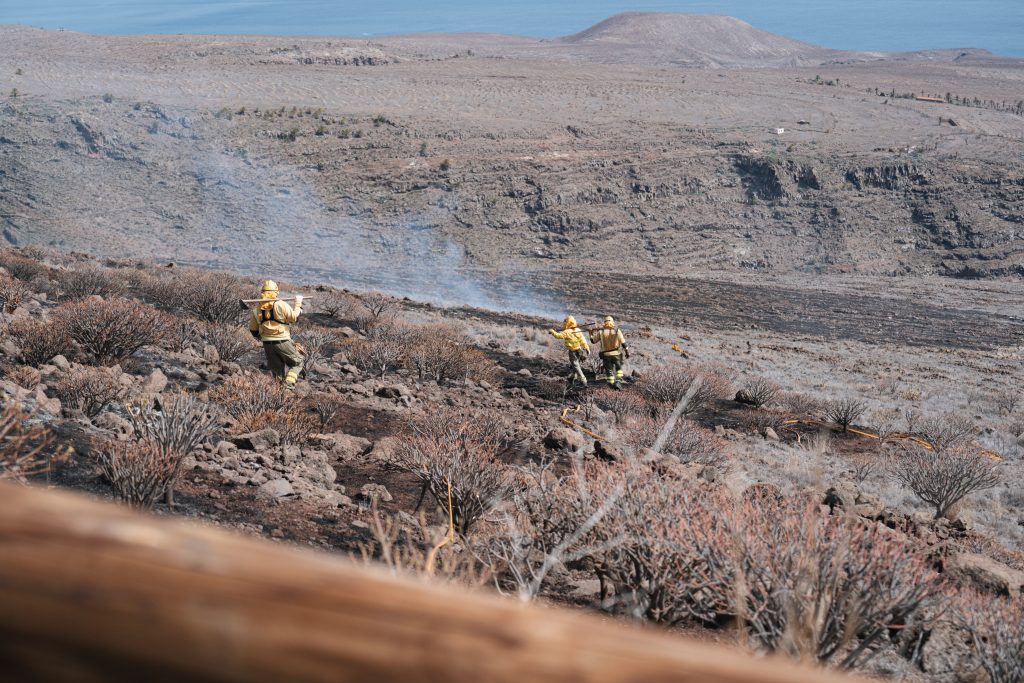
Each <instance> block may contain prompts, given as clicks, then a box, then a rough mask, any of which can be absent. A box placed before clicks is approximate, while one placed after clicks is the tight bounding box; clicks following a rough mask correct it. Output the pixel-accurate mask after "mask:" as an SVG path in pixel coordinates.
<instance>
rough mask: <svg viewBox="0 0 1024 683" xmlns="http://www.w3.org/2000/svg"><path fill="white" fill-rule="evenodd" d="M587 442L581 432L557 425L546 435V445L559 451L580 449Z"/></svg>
mask: <svg viewBox="0 0 1024 683" xmlns="http://www.w3.org/2000/svg"><path fill="white" fill-rule="evenodd" d="M586 442H587V441H586V439H584V438H583V436H582V435H581V434H580V433H578V432H575V431H573V430H571V429H568V428H566V427H555V428H554V429H552V430H551V431H550V432H548V433H547V435H546V436H545V437H544V446H545V447H546V448H550V449H552V450H557V451H578V450H580V449H581V448H583V446H584V445H585V444H586Z"/></svg>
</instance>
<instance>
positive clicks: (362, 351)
mask: <svg viewBox="0 0 1024 683" xmlns="http://www.w3.org/2000/svg"><path fill="white" fill-rule="evenodd" d="M412 337H413V330H412V329H411V328H409V327H407V326H405V325H400V324H397V323H387V324H383V325H378V326H376V327H371V328H370V329H369V330H367V332H366V336H365V337H364V338H363V339H351V340H348V342H347V344H346V345H345V355H347V356H348V359H349V361H350V362H351V363H352V364H353V365H355V366H356V367H357V368H359V369H360V370H363V371H365V372H371V373H373V374H375V375H379V376H380V377H384V376H385V375H387V373H388V370H394V369H396V368H399V367H401V366H402V365H403V364H404V363H405V359H406V351H407V349H408V346H409V342H410V341H411V339H412Z"/></svg>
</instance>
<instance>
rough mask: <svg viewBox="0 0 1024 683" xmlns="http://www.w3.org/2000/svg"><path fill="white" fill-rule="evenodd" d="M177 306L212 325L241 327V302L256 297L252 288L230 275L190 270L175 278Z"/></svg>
mask: <svg viewBox="0 0 1024 683" xmlns="http://www.w3.org/2000/svg"><path fill="white" fill-rule="evenodd" d="M175 280H176V285H177V290H178V291H177V307H178V308H180V310H182V311H185V312H186V313H189V314H191V315H194V316H195V317H197V318H199V319H200V320H205V321H206V322H210V323H225V324H237V323H238V321H239V319H240V318H241V315H242V310H241V308H240V307H239V305H238V302H239V300H241V299H244V298H246V296H247V295H250V294H252V286H251V285H250V284H249V283H247V282H245V281H244V280H242V279H240V278H237V277H234V276H232V275H228V274H226V273H215V272H209V271H204V270H189V271H187V272H185V273H179V274H178V276H177V277H176V278H175Z"/></svg>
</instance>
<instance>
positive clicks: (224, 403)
mask: <svg viewBox="0 0 1024 683" xmlns="http://www.w3.org/2000/svg"><path fill="white" fill-rule="evenodd" d="M209 396H210V400H211V401H212V402H214V403H216V404H217V405H219V406H220V407H221V408H223V409H224V411H225V412H226V413H227V414H228V415H230V416H231V417H232V418H233V419H234V426H233V427H232V430H231V431H232V433H234V434H245V433H247V432H255V431H259V430H261V429H266V428H268V427H269V428H271V429H274V430H275V431H277V432H278V434H280V435H281V442H282V443H285V444H300V445H301V444H304V443H306V442H307V441H309V439H310V438H311V437H312V435H313V434H314V433H316V429H317V418H316V416H315V415H313V414H311V413H309V412H307V411H306V410H305V407H304V406H303V405H302V404H301V403H300V402H298V401H297V400H296V398H295V396H294V395H293V394H292V393H291V392H289V391H287V390H286V389H285V388H284V387H283V386H282V384H281V382H280V381H277V380H275V379H273V378H271V377H269V376H267V375H259V374H241V375H232V376H231V377H229V378H228V379H227V380H226V381H225V382H224V383H223V384H221V385H220V386H218V387H216V388H215V389H213V390H211V391H210V395H209Z"/></svg>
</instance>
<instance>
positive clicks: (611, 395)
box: [590, 387, 654, 422]
mask: <svg viewBox="0 0 1024 683" xmlns="http://www.w3.org/2000/svg"><path fill="white" fill-rule="evenodd" d="M590 396H591V397H592V398H593V400H594V403H595V404H596V405H597V407H598V408H600V409H601V410H607V411H608V412H610V413H612V414H614V415H615V419H616V420H617V421H618V422H622V421H623V420H627V419H629V418H632V417H650V416H652V414H653V413H654V406H652V405H651V404H650V403H648V402H647V400H645V399H644V398H643V397H641V396H640V395H638V394H637V393H635V392H633V391H622V390H616V389H609V388H606V387H601V388H599V389H595V390H593V391H592V392H590Z"/></svg>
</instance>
